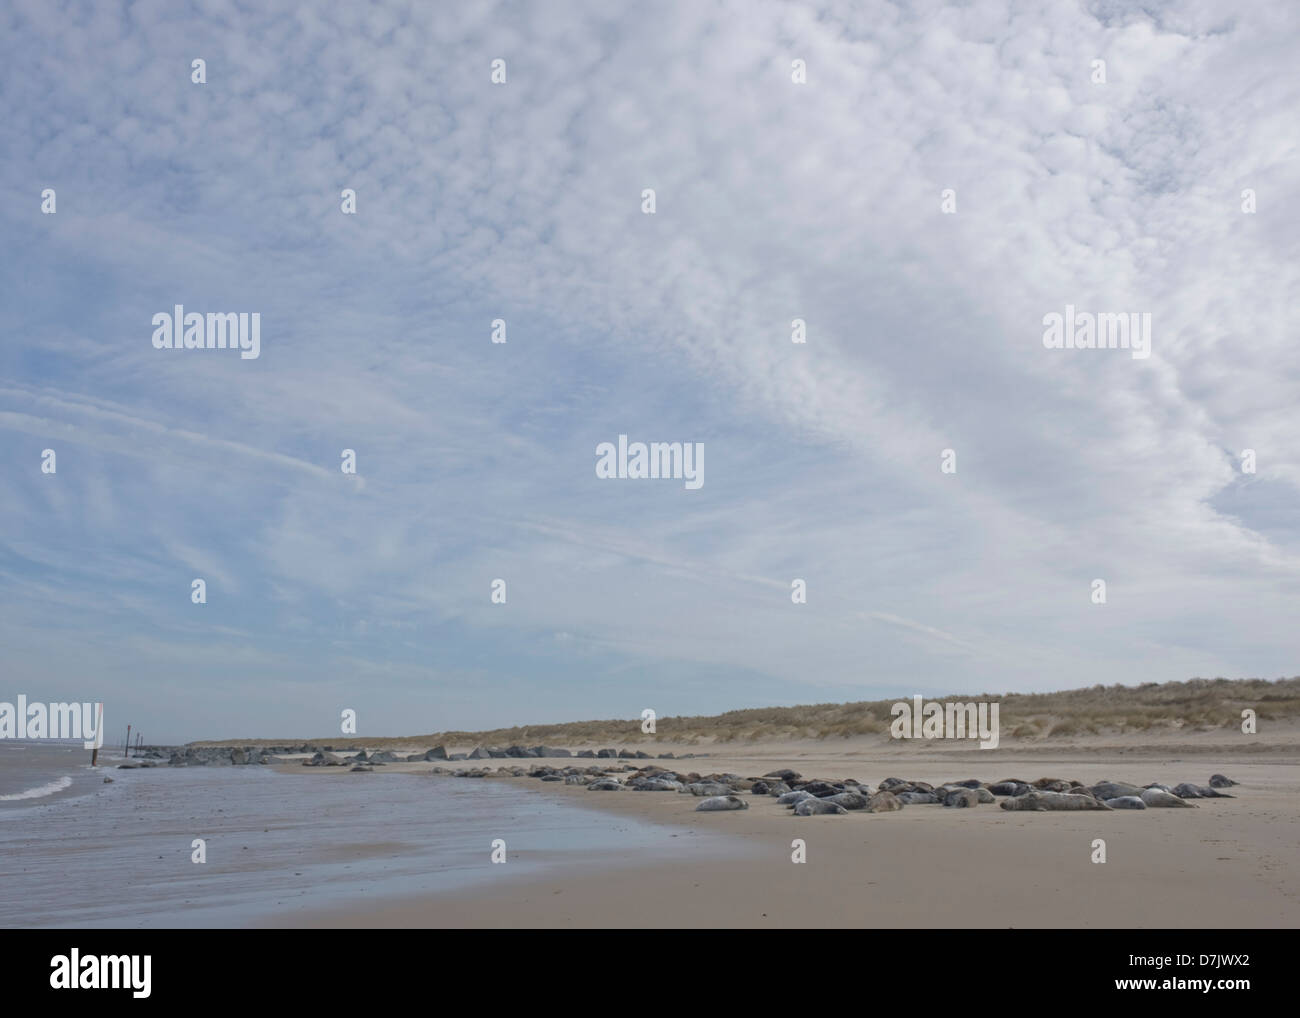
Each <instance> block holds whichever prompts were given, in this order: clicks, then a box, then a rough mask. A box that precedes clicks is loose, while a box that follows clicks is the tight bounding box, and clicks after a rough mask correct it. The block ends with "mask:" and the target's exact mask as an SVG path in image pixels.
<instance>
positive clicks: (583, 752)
mask: <svg viewBox="0 0 1300 1018" xmlns="http://www.w3.org/2000/svg"><path fill="white" fill-rule="evenodd" d="M578 756H580V757H582V758H584V759H587V760H594V759H596V751H595V750H594V749H580V750H578Z"/></svg>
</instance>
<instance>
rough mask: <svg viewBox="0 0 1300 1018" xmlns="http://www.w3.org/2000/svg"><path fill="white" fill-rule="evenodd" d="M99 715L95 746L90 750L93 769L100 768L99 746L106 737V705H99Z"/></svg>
mask: <svg viewBox="0 0 1300 1018" xmlns="http://www.w3.org/2000/svg"><path fill="white" fill-rule="evenodd" d="M97 714H98V717H97V718H96V722H95V745H94V746H92V747H91V750H90V766H91V767H98V766H99V744H100V743H101V742H103V741H104V740H103V736H104V705H103V704H102V703H101V704H100V705H99V710H98V711H97ZM83 734H84V733H83Z"/></svg>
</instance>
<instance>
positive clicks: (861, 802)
mask: <svg viewBox="0 0 1300 1018" xmlns="http://www.w3.org/2000/svg"><path fill="white" fill-rule="evenodd" d="M821 801H822V802H833V803H835V805H836V806H843V807H844V808H845V809H865V808H866V805H867V797H866V796H865V795H863V794H862V793H861V792H840V794H839V795H828V796H826V798H824V799H822V800H821Z"/></svg>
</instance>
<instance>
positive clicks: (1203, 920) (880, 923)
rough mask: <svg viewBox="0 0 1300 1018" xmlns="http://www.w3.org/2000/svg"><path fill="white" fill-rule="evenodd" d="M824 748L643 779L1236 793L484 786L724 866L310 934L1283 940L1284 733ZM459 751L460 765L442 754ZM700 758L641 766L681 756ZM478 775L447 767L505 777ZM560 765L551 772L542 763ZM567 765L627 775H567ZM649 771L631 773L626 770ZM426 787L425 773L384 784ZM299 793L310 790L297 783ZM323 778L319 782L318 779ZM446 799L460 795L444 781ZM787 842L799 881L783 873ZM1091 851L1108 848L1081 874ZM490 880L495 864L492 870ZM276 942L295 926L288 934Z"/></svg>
mask: <svg viewBox="0 0 1300 1018" xmlns="http://www.w3.org/2000/svg"><path fill="white" fill-rule="evenodd" d="M967 745H969V744H959V746H960V747H961V748H955V747H954V744H953V743H946V742H943V743H936V742H894V743H889V742H885V743H882V742H881V740H880V739H878V738H874V737H863V738H861V739H856V740H837V741H834V742H802V743H783V744H782V743H762V744H757V745H749V746H727V747H722V746H713V747H708V748H709V752H710V755H709V756H708V757H707V758H705V759H700V758H697V759H694V760H690V761H676V762H670V761H654V762H655V763H661V764H662V765H664V766H668V767H675V768H678V769H682V770H694V771H698V772H700V773H701V774H707V773H711V772H724V771H731V772H734V773H737V774H742V775H746V776H756V775H761V774H763V773H765V772H767V771H771V770H775V769H778V768H783V767H791V768H793V769H794V770H797V771H799V772H800V773H802V774H803V775H804V776H805V777H821V778H856V779H858V780H859V781H862V782H864V783H870V784H872V785H873V786H874V785H876V784H878V783H879V782H880V781H881V780H883V779H884V778H886V777H891V776H896V777H901V778H907V779H917V780H922V781H928V782H930V783H932V784H938V783H941V782H943V781H948V780H958V779H963V778H969V777H976V778H981V779H984V780H989V781H992V780H998V779H1001V778H1005V777H1019V778H1027V779H1029V780H1033V779H1036V778H1039V777H1044V776H1048V777H1059V778H1066V779H1078V780H1081V781H1083V782H1084V783H1088V784H1091V783H1093V782H1095V781H1098V780H1101V779H1103V778H1109V779H1111V780H1123V781H1132V782H1135V783H1137V784H1146V783H1148V782H1152V781H1159V782H1163V783H1167V784H1171V785H1172V784H1176V783H1178V782H1182V781H1192V782H1195V783H1197V784H1206V783H1207V782H1208V780H1209V777H1210V775H1211V774H1212V773H1215V772H1221V773H1224V774H1227V775H1228V776H1229V777H1232V778H1234V779H1236V780H1237V781H1239V782H1241V785H1240V787H1237V788H1232V789H1227V791H1229V792H1231V793H1233V794H1235V795H1236V796H1237V798H1234V799H1210V800H1197V806H1198V808H1197V809H1148V810H1145V811H1140V812H1139V811H1114V812H1082V813H1019V812H1009V811H1006V810H1003V809H1001V808H1000V807H998V806H997V805H991V806H990V805H985V806H980V807H978V808H975V809H945V808H944V807H942V806H909V807H906V808H905V809H903V810H901V811H899V812H896V813H885V814H879V815H868V814H864V813H860V812H859V813H850V814H849V815H847V816H826V817H807V818H796V817H793V816H791V815H790V813H789V812H788V811H787V810H786V809H785V807H782V806H777V805H776V802H775V800H774V799H772V798H771V797H768V796H750V795H745V796H744V798H745V799H746V800H747V801H749V802H750V808H749V809H748V810H745V811H736V812H728V813H696V812H694V807H695V806H696V805H697V804H698V802H699V800H698V799H696V798H694V797H693V796H689V795H682V794H676V793H671V792H630V791H622V792H588V791H587V790H586V789H585V788H583V787H582V786H564V785H560V784H558V783H543V782H539V781H537V780H535V779H528V778H500V779H497V780H505V781H512V782H516V783H518V784H519V786H520V789H521V794H532V795H561V796H567V797H569V799H570V801H573V802H576V803H578V804H580V805H583V806H589V807H591V808H592V809H602V810H615V811H622V812H625V813H627V814H630V815H633V816H636V817H639V818H643V819H647V820H652V821H657V822H661V823H667V824H677V825H681V826H682V827H683V833H685V831H686V830H690V831H695V832H701V833H704V832H708V833H713V832H719V833H724V834H726V835H729V836H731V837H732V838H733V839H735V841H734V843H735V844H736V846H737V851H736V854H735V856H734V858H729V859H727V860H725V861H719V862H703V863H701V862H698V861H696V862H692V863H689V864H674V862H673V860H672V859H671V858H665V859H664V860H663V862H662V864H660V865H654V866H648V867H647V866H642V867H638V868H626V867H624V868H619V867H618V866H617V865H614V866H611V865H610V863H611V862H616V861H612V860H606V859H600V860H593V862H594V863H596V865H593V867H592V869H591V871H590V872H588V873H585V874H584V873H575V874H570V875H558V876H551V877H547V878H545V879H543V880H539V881H534V882H532V883H511V884H510V885H509V886H507V885H505V884H503V885H502V886H501V887H500V888H498V889H496V890H488V891H484V890H482V889H478V890H476V891H475V892H474V893H472V894H452V895H447V896H440V897H436V898H434V897H430V898H428V899H416V900H405V901H400V902H382V901H376V902H375V903H374V904H373V907H371V908H368V909H365V910H363V911H357V910H348V911H346V912H343V911H333V912H324V913H319V914H314V915H312V916H311V917H310V918H309V919H308V921H307V924H308V925H317V926H330V927H453V928H459V927H760V928H761V927H767V926H771V927H886V928H900V927H919V928H950V927H982V928H1004V927H1050V928H1061V927H1067V928H1113V927H1114V928H1161V927H1174V928H1193V929H1214V928H1223V927H1228V928H1237V927H1241V928H1269V927H1295V926H1296V925H1297V924H1298V921H1300V809H1298V808H1297V804H1300V727H1298V726H1294V725H1291V726H1287V727H1285V728H1281V729H1279V728H1275V729H1274V730H1273V731H1272V732H1271V733H1270V736H1269V737H1268V738H1264V737H1263V736H1255V737H1245V736H1234V735H1232V734H1225V733H1224V732H1223V731H1219V732H1210V733H1201V734H1197V735H1192V734H1190V733H1189V734H1188V735H1184V736H1181V737H1180V734H1179V733H1177V732H1173V733H1169V734H1168V735H1167V736H1164V737H1159V738H1150V737H1136V736H1130V737H1125V738H1116V737H1110V738H1106V737H1096V738H1093V739H1089V740H1076V741H1074V742H1072V743H1070V744H1069V745H1065V746H1055V747H1049V746H1043V745H1039V746H1023V745H1021V746H1004V747H1002V748H1000V749H997V750H987V751H980V750H972V749H966V748H964V747H965V746H967ZM456 748H459V747H456ZM700 748H701V747H698V746H694V747H671V746H667V745H660V746H657V747H655V749H656V750H657V751H659V752H666V751H670V750H681V751H692V750H694V751H698V750H699V749H700ZM532 762H533V761H526V760H525V761H521V760H487V761H473V762H471V763H469V764H453V765H451V766H453V767H455V766H484V767H489V768H492V767H496V766H502V765H504V766H514V765H519V764H530V763H532ZM545 762H547V763H550V764H553V765H560V764H562V763H563V762H564V761H559V762H557V761H554V760H551V761H545ZM569 762H572V763H576V764H581V765H584V766H586V765H591V764H594V763H612V764H615V765H616V766H621V765H622V764H624V763H626V762H628V761H593V760H577V761H569ZM632 762H633V763H642V764H643V763H647V762H649V761H632ZM390 766H391V767H393V769H395V770H407V769H413V770H417V771H427V770H428V769H429V765H428V764H411V765H390ZM296 770H297V771H299V772H300V773H302V772H306V773H316V774H319V773H320V772H319V770H316V769H312V770H310V771H309V770H308V769H306V768H296ZM335 773H337V769H335ZM445 780H449V781H452V780H466V779H456V778H446V779H445ZM796 838H799V839H803V840H804V842H805V843H806V846H807V862H806V863H804V864H795V863H793V862H792V861H791V852H792V846H791V843H792V841H793V839H796ZM1094 839H1103V840H1104V841H1105V843H1106V859H1107V861H1106V862H1105V863H1104V864H1098V863H1094V862H1092V861H1091V860H1092V856H1093V852H1094V847H1093V841H1094ZM507 865H508V864H507ZM284 924H285V925H293V926H300V925H303V924H304V923H303V919H302V917H301V916H297V917H292V918H290V917H286V918H285V923H284Z"/></svg>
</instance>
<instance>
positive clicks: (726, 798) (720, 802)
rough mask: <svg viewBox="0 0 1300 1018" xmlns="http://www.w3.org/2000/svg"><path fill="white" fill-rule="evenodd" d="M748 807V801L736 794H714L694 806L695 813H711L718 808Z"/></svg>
mask: <svg viewBox="0 0 1300 1018" xmlns="http://www.w3.org/2000/svg"><path fill="white" fill-rule="evenodd" d="M730 809H749V803H747V802H746V801H745V800H744V799H742V798H740V797H739V796H736V795H715V796H711V797H710V798H708V799H705V800H704V801H703V802H701V803H700V804H699V805H698V806H696V807H695V811H696V812H697V813H712V812H716V811H718V810H730Z"/></svg>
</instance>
